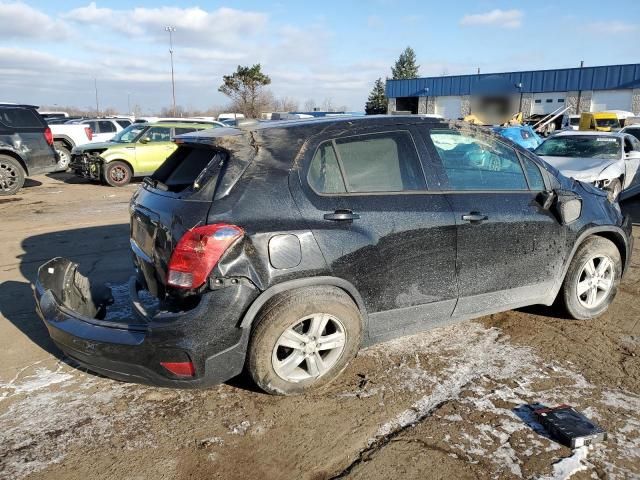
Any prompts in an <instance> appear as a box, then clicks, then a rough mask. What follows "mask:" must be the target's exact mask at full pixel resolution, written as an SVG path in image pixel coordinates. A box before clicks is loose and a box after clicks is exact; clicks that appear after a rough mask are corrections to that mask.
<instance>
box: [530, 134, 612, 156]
mask: <svg viewBox="0 0 640 480" xmlns="http://www.w3.org/2000/svg"><path fill="white" fill-rule="evenodd" d="M620 151H621V150H620V139H619V138H615V137H605V136H602V137H594V136H586V135H585V136H575V137H555V138H549V139H548V140H547V141H545V142H544V143H543V144H542V145H540V146H539V147H538V148H536V149H535V153H536V155H542V156H547V157H575V158H602V159H607V160H614V159H617V158H620Z"/></svg>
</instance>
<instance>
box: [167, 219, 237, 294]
mask: <svg viewBox="0 0 640 480" xmlns="http://www.w3.org/2000/svg"><path fill="white" fill-rule="evenodd" d="M242 235H244V230H242V229H241V228H240V227H236V226H235V225H228V224H226V223H215V224H213V225H203V226H201V227H196V228H193V229H191V230H189V231H187V232H186V233H185V234H184V235H183V236H182V238H181V239H180V241H179V242H178V245H177V246H176V248H175V250H174V251H173V253H172V254H171V260H169V271H168V273H167V284H169V285H171V286H174V287H178V288H198V287H200V286H201V285H202V284H203V283H204V282H205V281H206V280H207V277H208V276H209V274H210V273H211V270H213V267H215V266H216V264H217V263H218V260H220V257H222V254H223V253H224V252H225V251H226V250H227V248H229V247H230V246H231V244H232V243H233V242H235V241H236V240H237V239H238V238H240V237H242Z"/></svg>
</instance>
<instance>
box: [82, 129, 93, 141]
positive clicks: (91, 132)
mask: <svg viewBox="0 0 640 480" xmlns="http://www.w3.org/2000/svg"><path fill="white" fill-rule="evenodd" d="M84 133H86V134H87V138H88V139H89V140H93V130H91V127H84Z"/></svg>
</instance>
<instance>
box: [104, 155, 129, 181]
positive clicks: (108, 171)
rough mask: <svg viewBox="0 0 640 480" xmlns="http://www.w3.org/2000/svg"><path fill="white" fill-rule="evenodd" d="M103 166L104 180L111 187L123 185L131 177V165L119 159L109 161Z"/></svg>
mask: <svg viewBox="0 0 640 480" xmlns="http://www.w3.org/2000/svg"><path fill="white" fill-rule="evenodd" d="M103 168H104V170H103V174H102V175H103V177H104V181H105V182H107V184H109V185H111V186H112V187H124V186H125V185H127V184H128V183H129V182H130V181H131V178H132V177H133V172H132V171H131V167H130V166H129V165H127V164H126V163H124V162H121V161H119V160H114V161H113V162H109V163H107V164H105V165H104V167H103Z"/></svg>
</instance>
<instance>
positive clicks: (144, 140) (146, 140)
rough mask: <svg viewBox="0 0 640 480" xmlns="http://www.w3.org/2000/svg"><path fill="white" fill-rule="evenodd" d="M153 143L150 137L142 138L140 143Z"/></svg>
mask: <svg viewBox="0 0 640 480" xmlns="http://www.w3.org/2000/svg"><path fill="white" fill-rule="evenodd" d="M150 141H151V139H150V138H149V137H142V138H141V139H140V143H149V142H150Z"/></svg>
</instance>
